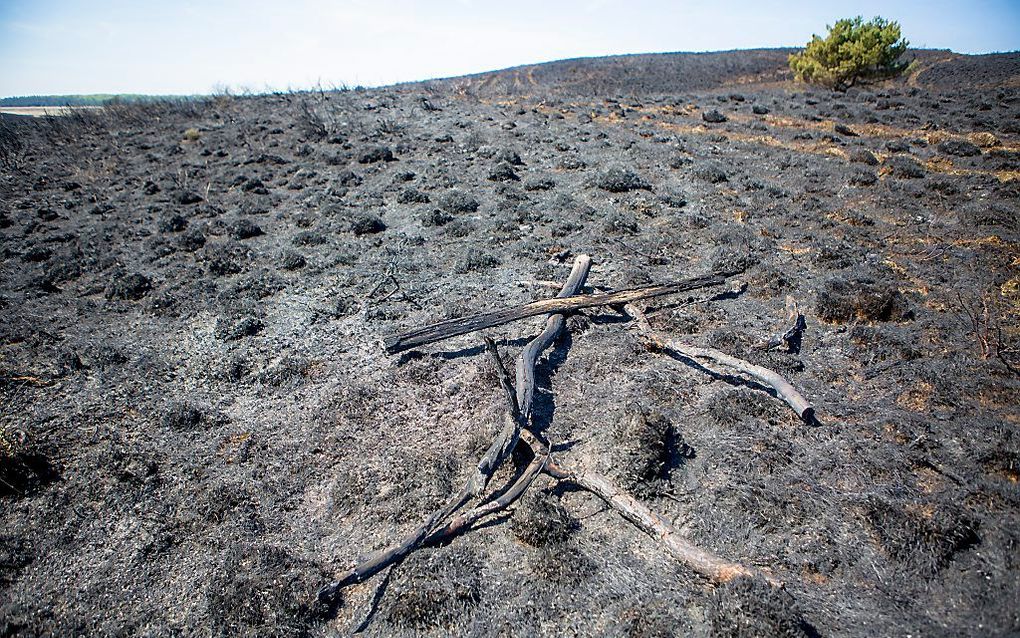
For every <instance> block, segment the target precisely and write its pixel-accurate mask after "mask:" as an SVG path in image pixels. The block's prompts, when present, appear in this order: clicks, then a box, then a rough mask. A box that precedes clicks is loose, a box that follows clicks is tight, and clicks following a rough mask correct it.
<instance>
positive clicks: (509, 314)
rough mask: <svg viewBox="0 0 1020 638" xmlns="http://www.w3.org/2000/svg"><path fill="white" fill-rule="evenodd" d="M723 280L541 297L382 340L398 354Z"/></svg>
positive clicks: (697, 279) (713, 277)
mask: <svg viewBox="0 0 1020 638" xmlns="http://www.w3.org/2000/svg"><path fill="white" fill-rule="evenodd" d="M723 283H726V276H725V275H704V276H701V277H694V278H692V279H687V280H684V281H679V282H676V283H672V284H661V285H657V286H644V287H642V288H631V289H628V290H617V291H616V292H607V293H599V294H594V295H571V296H569V297H554V298H552V299H541V300H539V301H532V302H531V303H527V304H523V305H520V306H514V307H512V308H504V309H502V310H495V311H492V312H486V313H482V314H478V315H471V316H468V317H459V318H456V319H447V320H446V321H440V322H439V323H435V324H432V325H430V326H425V327H423V328H416V329H414V330H411V331H409V332H405V333H403V334H397V335H390V336H389V337H386V338H385V339H383V345H384V346H385V347H386V352H387V353H389V354H395V353H397V352H403V351H404V350H410V349H411V348H416V347H418V346H423V345H425V344H428V343H434V342H436V341H442V340H443V339H449V338H450V337H456V336H457V335H462V334H467V333H469V332H475V331H477V330H484V329H485V328H492V327H493V326H501V325H503V324H507V323H510V322H512V321H518V320H520V319H525V318H527V317H534V316H535V315H543V314H552V313H568V312H573V311H575V310H580V309H582V308H594V307H597V306H610V305H617V304H625V303H629V302H632V301H638V300H640V299H650V298H652V297H661V296H663V295H673V294H676V293H678V292H684V291H686V290H696V289H698V288H706V287H708V286H717V285H719V284H723Z"/></svg>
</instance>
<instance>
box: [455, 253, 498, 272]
mask: <svg viewBox="0 0 1020 638" xmlns="http://www.w3.org/2000/svg"><path fill="white" fill-rule="evenodd" d="M499 263H500V262H499V259H498V258H496V257H495V256H494V255H491V254H489V253H487V252H483V251H480V250H478V249H476V248H468V249H467V250H466V251H465V252H464V253H463V254H462V255H461V257H460V259H458V260H457V263H456V264H454V267H453V270H454V272H457V273H461V274H464V273H469V272H475V271H478V270H485V269H487V268H494V267H495V266H498V265H499Z"/></svg>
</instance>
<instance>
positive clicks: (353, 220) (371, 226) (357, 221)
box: [344, 210, 386, 237]
mask: <svg viewBox="0 0 1020 638" xmlns="http://www.w3.org/2000/svg"><path fill="white" fill-rule="evenodd" d="M344 226H345V229H346V230H347V231H348V232H351V233H354V235H355V236H358V237H360V236H361V235H374V234H375V233H381V232H382V231H384V230H386V223H385V222H384V221H383V220H382V218H381V217H379V216H378V215H376V214H374V213H369V212H367V211H360V210H359V211H354V212H352V213H349V214H348V215H347V216H346V218H345V219H344Z"/></svg>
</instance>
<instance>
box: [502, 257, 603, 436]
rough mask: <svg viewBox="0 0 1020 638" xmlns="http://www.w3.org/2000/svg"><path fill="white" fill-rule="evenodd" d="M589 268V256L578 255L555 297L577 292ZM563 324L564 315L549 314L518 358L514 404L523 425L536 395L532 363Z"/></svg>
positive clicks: (529, 414)
mask: <svg viewBox="0 0 1020 638" xmlns="http://www.w3.org/2000/svg"><path fill="white" fill-rule="evenodd" d="M590 269H591V257H589V256H588V255H578V256H577V259H575V260H574V265H573V267H572V268H571V269H570V276H568V277H567V281H566V283H565V284H563V289H562V290H560V292H559V294H558V295H556V297H557V298H560V299H562V298H564V297H570V296H572V295H576V294H577V292H578V291H579V290H581V288H582V287H583V286H584V282H585V280H586V279H587V278H588V271H589V270H590ZM565 323H566V317H565V316H564V315H563V314H561V313H557V314H552V315H549V318H548V319H546V321H545V329H544V330H542V332H541V333H540V334H539V335H538V336H537V337H535V338H534V339H532V340H531V341H529V342H528V345H526V346H524V350H522V351H521V354H520V356H519V357H517V405H518V406H519V407H520V410H521V416H522V417H523V418H524V422H525V424H527V423H529V422H530V420H531V407H532V402H533V400H534V398H535V364H536V363H537V361H538V355H539V354H541V352H542V351H543V350H545V349H546V348H548V347H549V345H550V344H551V343H552V342H553V341H555V340H556V337H558V336H559V334H560V331H562V330H563V325H564V324H565Z"/></svg>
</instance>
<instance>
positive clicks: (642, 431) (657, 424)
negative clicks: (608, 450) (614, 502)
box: [613, 407, 695, 498]
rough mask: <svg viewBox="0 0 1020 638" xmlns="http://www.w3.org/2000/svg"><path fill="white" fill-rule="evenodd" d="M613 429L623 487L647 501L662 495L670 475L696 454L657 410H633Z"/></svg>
mask: <svg viewBox="0 0 1020 638" xmlns="http://www.w3.org/2000/svg"><path fill="white" fill-rule="evenodd" d="M613 430H614V438H615V439H616V440H617V441H618V445H617V447H616V454H615V458H614V459H613V467H614V470H615V472H614V473H615V474H616V476H617V478H618V481H619V483H620V485H621V487H625V488H626V489H627V490H628V491H630V492H632V493H634V494H635V495H637V496H640V497H643V498H648V497H650V496H656V495H658V493H659V492H661V491H662V490H663V489H664V487H665V486H666V485H668V479H669V472H670V471H671V470H672V469H674V468H677V467H679V466H681V465H683V463H684V462H685V461H686V460H687V459H690V458H693V457H694V454H695V453H694V449H693V448H691V447H690V446H689V445H687V444H686V443H685V442H684V440H683V436H682V435H681V434H680V433H679V432H677V431H676V428H675V427H674V425H673V423H672V422H671V421H670V420H669V419H667V418H666V417H665V416H664V415H663V414H661V413H658V412H655V411H651V410H647V409H642V408H640V407H633V408H632V409H631V410H630V411H629V412H628V413H627V414H626V415H625V416H624V418H623V419H621V420H620V421H618V422H617V424H616V426H615V427H614V428H613Z"/></svg>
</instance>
